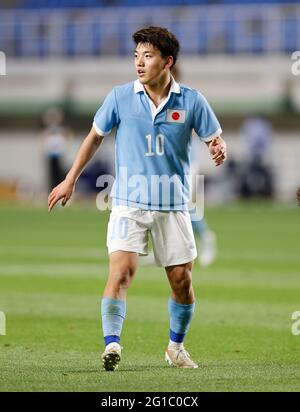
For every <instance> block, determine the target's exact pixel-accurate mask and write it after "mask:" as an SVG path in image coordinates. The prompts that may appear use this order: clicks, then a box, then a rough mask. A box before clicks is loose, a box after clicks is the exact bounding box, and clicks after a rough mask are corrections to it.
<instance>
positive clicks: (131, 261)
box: [101, 207, 147, 370]
mask: <svg viewBox="0 0 300 412" xmlns="http://www.w3.org/2000/svg"><path fill="white" fill-rule="evenodd" d="M141 220H142V213H141V211H140V210H137V209H134V208H128V207H115V208H113V210H112V212H111V215H110V219H109V224H108V231H107V247H108V252H109V276H108V280H107V283H106V286H105V290H104V294H103V299H102V301H101V315H102V329H103V334H104V341H105V345H106V346H105V350H104V353H103V355H102V361H103V367H104V369H106V370H115V369H116V368H117V367H118V363H119V361H120V356H121V346H120V336H121V331H122V326H123V321H124V319H125V314H126V296H127V290H128V287H129V285H130V283H131V281H132V279H133V276H134V274H135V271H136V267H137V256H138V254H139V253H147V227H146V226H145V225H143V224H142V221H141Z"/></svg>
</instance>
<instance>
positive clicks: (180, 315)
mask: <svg viewBox="0 0 300 412" xmlns="http://www.w3.org/2000/svg"><path fill="white" fill-rule="evenodd" d="M192 266H193V262H189V263H186V264H182V265H177V266H169V267H166V268H165V269H166V273H167V276H168V279H169V283H170V286H171V289H172V293H171V297H170V299H169V315H170V341H169V345H168V348H167V350H166V353H165V357H166V360H167V362H168V363H169V364H170V365H174V366H179V367H183V368H197V367H198V365H197V364H196V363H195V362H194V361H193V360H192V359H191V358H190V356H189V354H188V352H187V351H186V350H185V349H184V345H183V342H184V339H185V336H186V334H187V332H188V329H189V326H190V323H191V320H192V317H193V313H194V310H195V296H194V291H193V286H192Z"/></svg>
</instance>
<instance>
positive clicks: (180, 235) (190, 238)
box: [151, 211, 197, 368]
mask: <svg viewBox="0 0 300 412" xmlns="http://www.w3.org/2000/svg"><path fill="white" fill-rule="evenodd" d="M151 235H152V243H153V250H154V254H155V259H156V262H157V263H158V264H160V265H161V266H164V267H165V270H166V273H167V276H168V279H169V282H170V285H171V289H172V294H171V298H170V299H169V313H170V342H169V346H168V348H167V350H166V353H165V358H166V360H167V361H168V363H170V364H173V365H176V366H179V367H185V368H196V367H197V365H196V364H195V363H194V362H193V361H192V360H191V359H190V357H189V355H188V353H187V352H186V351H185V349H184V347H183V341H184V338H185V335H186V333H187V331H188V328H189V325H190V322H191V319H192V315H193V312H194V308H195V303H194V291H193V287H192V266H193V261H194V259H195V258H196V256H197V251H196V245H195V240H194V235H193V229H192V224H191V219H190V216H189V213H188V212H184V211H180V212H169V213H163V212H162V213H156V217H155V221H154V225H153V228H152V230H151Z"/></svg>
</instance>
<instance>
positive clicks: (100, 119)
mask: <svg viewBox="0 0 300 412" xmlns="http://www.w3.org/2000/svg"><path fill="white" fill-rule="evenodd" d="M117 123H118V110H117V105H116V96H115V90H114V89H113V90H112V91H111V92H110V93H109V94H108V95H107V96H106V98H105V100H104V102H103V104H102V106H101V107H100V108H99V109H98V111H97V113H96V114H95V117H94V121H93V127H94V129H95V130H96V132H97V133H98V134H99V135H101V136H106V135H108V134H109V133H110V132H111V131H112V129H113V128H114V127H115V126H116V124H117Z"/></svg>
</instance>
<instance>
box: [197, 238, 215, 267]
mask: <svg viewBox="0 0 300 412" xmlns="http://www.w3.org/2000/svg"><path fill="white" fill-rule="evenodd" d="M199 243H200V244H199V249H200V253H199V257H198V260H199V263H200V265H201V266H203V267H207V266H209V265H211V264H212V263H213V261H214V260H215V259H216V256H217V239H216V235H215V234H214V232H212V231H211V230H206V231H205V233H204V234H203V236H202V238H201V240H200V242H199Z"/></svg>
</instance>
